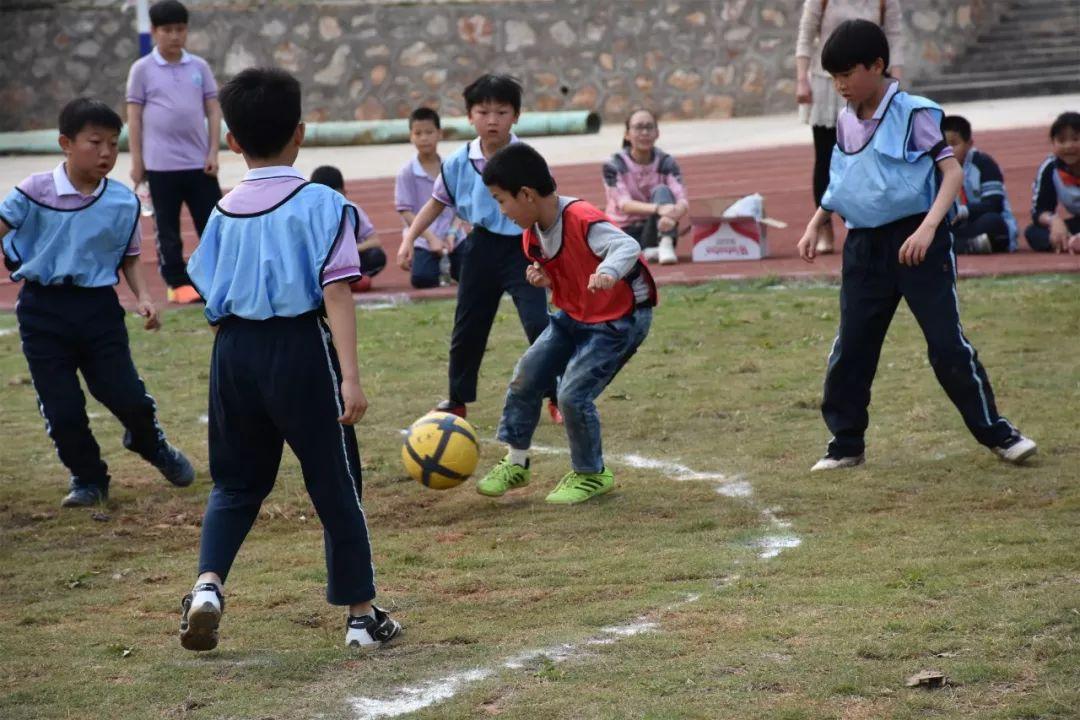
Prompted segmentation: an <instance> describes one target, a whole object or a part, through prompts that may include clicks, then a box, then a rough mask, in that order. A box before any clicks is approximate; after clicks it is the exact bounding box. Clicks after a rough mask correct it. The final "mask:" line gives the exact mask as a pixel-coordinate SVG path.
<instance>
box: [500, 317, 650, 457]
mask: <svg viewBox="0 0 1080 720" xmlns="http://www.w3.org/2000/svg"><path fill="white" fill-rule="evenodd" d="M651 324H652V308H647V307H645V308H638V309H637V310H636V311H634V312H633V313H632V314H630V315H628V316H626V317H623V318H619V319H618V320H611V321H609V322H601V323H582V322H578V321H577V320H574V319H573V318H571V317H570V316H569V315H567V314H566V313H565V312H563V311H561V310H560V311H558V312H556V313H554V314H553V315H552V316H551V320H550V322H549V323H548V326H547V329H546V330H544V332H542V333H541V334H540V337H538V338H536V340H535V341H534V342H533V344H532V345H531V346H530V347H529V349H528V350H526V351H525V354H524V355H522V356H521V360H519V361H518V364H517V367H516V368H514V379H513V380H511V381H510V387H509V388H507V390H506V403H505V405H503V415H502V420H500V421H499V431H498V438H499V440H501V441H503V442H505V443H507V444H508V445H510V447H512V448H518V449H528V448H529V446H530V445H531V444H532V435H533V431H534V430H535V429H536V424H537V423H538V422H539V420H540V409H541V406H542V404H543V399H544V394H545V393H546V392H547V391H548V389H549V388H550V387H551V386H552V384H553V383H554V381H555V378H557V377H559V376H562V379H561V380H560V381H559V409H560V410H562V414H563V418H564V419H565V423H564V426H565V428H566V437H567V440H569V443H570V463H571V465H572V466H573V468H574V470H576V471H577V472H581V473H595V472H600V471H601V470H603V469H604V452H603V447H602V445H601V442H600V416H599V415H598V414H597V412H596V405H595V404H594V403H593V401H594V400H596V398H597V397H599V396H600V393H602V392H603V391H604V388H605V387H607V385H608V383H610V382H611V380H612V378H614V377H615V375H616V373H618V372H619V370H621V369H622V367H623V365H625V364H626V362H627V361H628V360H629V359H630V358H631V357H632V356H633V354H634V353H635V352H637V349H638V346H640V345H641V343H642V342H644V340H645V337H646V336H647V335H648V334H649V326H650V325H651Z"/></svg>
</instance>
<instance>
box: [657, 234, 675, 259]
mask: <svg viewBox="0 0 1080 720" xmlns="http://www.w3.org/2000/svg"><path fill="white" fill-rule="evenodd" d="M657 254H658V255H659V258H660V264H661V265H674V264H675V263H677V262H679V258H678V257H677V256H676V255H675V241H674V240H672V239H671V238H669V237H662V238H660V247H659V248H657Z"/></svg>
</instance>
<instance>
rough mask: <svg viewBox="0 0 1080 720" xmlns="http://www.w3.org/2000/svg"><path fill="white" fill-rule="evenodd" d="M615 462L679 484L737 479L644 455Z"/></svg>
mask: <svg viewBox="0 0 1080 720" xmlns="http://www.w3.org/2000/svg"><path fill="white" fill-rule="evenodd" d="M530 449H531V450H532V451H533V452H538V453H544V454H545V455H569V454H570V451H569V450H567V449H566V448H554V447H548V446H546V445H533V446H532V448H530ZM610 457H611V460H612V461H613V462H617V463H619V464H620V465H626V466H628V467H632V468H637V469H639V470H656V471H657V472H660V473H663V474H664V475H666V476H667V477H668V478H670V479H671V480H677V481H679V482H689V481H695V480H696V481H712V482H721V483H725V482H730V481H731V480H734V479H735V478H729V477H728V476H727V475H725V474H724V473H718V472H699V471H697V470H694V469H692V468H689V467H687V466H686V465H683V464H681V463H677V462H671V461H670V460H657V459H656V458H650V457H645V456H644V455H637V454H634V453H631V454H629V455H614V456H610Z"/></svg>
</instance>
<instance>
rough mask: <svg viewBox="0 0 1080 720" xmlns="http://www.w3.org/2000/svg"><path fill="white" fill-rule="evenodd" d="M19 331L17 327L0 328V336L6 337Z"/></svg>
mask: <svg viewBox="0 0 1080 720" xmlns="http://www.w3.org/2000/svg"><path fill="white" fill-rule="evenodd" d="M17 332H19V328H0V337H7V336H8V335H14V334H15V333H17Z"/></svg>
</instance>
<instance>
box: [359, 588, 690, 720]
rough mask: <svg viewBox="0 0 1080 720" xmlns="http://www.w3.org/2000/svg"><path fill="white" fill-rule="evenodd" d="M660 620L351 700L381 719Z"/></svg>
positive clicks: (364, 719)
mask: <svg viewBox="0 0 1080 720" xmlns="http://www.w3.org/2000/svg"><path fill="white" fill-rule="evenodd" d="M700 599H701V595H700V594H692V595H687V596H686V597H685V598H683V599H682V600H679V601H678V602H675V603H672V604H670V605H667V606H666V607H664V608H663V609H662V610H663V611H664V612H669V611H672V610H676V609H678V608H680V607H682V606H684V605H689V604H690V603H694V602H697V601H698V600H700ZM659 627H660V624H659V623H658V622H657V621H656V620H653V619H650V617H649V616H648V615H642V616H641V617H638V618H637V619H635V620H633V621H631V622H628V623H624V624H622V625H610V626H608V627H604V628H601V629H600V631H599V632H598V633H597V634H596V635H593V636H591V637H589V638H586V639H585V640H582V641H580V642H576V643H560V644H558V645H551V646H549V647H544V648H536V649H533V650H526V651H524V652H520V653H517V654H516V655H511V656H510V657H508V658H504V659H503V660H500V661H498V662H497V663H495V664H494V665H491V666H488V667H478V668H473V669H471V670H465V671H463V672H456V673H453V674H451V675H447V676H446V677H444V678H440V679H438V680H429V681H428V682H424V683H420V684H419V685H413V686H404V687H400V688H398V689H397V690H395V691H394V692H393V694H391V695H389V696H387V697H384V698H371V697H354V698H350V699H349V701H348V702H349V704H350V705H352V707H353V710H355V712H356V715H355V718H356V720H379V719H380V718H393V717H400V716H402V715H407V714H409V713H413V712H416V711H418V710H423V709H424V708H427V707H431V706H432V705H436V704H438V703H440V702H443V701H445V700H449V699H450V698H452V697H454V696H455V695H457V694H458V692H459V691H461V690H462V689H463V688H464V687H465V686H467V685H472V684H473V683H477V682H479V681H481V680H484V679H486V678H489V677H492V676H493V675H496V674H498V673H499V672H502V671H504V670H521V669H523V668H525V667H527V666H528V665H529V664H530V663H532V662H534V661H536V660H539V659H541V658H544V659H546V660H548V661H550V662H552V663H561V662H566V661H567V660H573V659H575V658H579V657H583V656H585V655H586V654H588V648H589V647H595V646H603V645H614V644H615V643H617V642H618V641H619V640H622V639H624V638H628V637H633V636H635V635H641V634H643V633H647V632H653V631H654V630H656V629H657V628H659Z"/></svg>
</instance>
